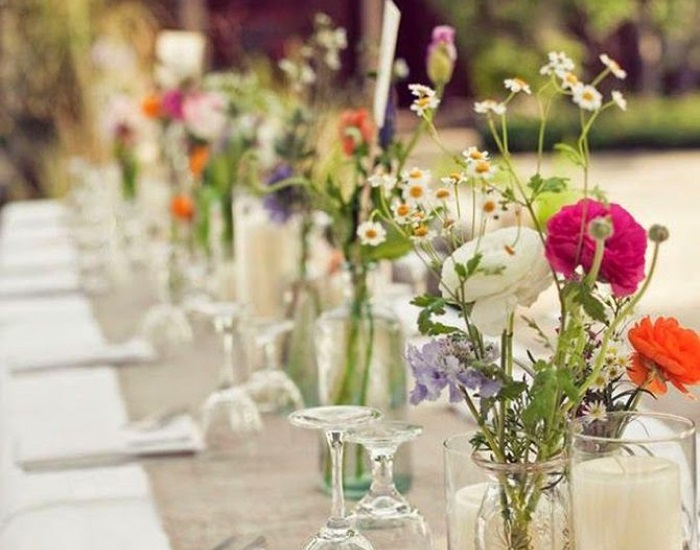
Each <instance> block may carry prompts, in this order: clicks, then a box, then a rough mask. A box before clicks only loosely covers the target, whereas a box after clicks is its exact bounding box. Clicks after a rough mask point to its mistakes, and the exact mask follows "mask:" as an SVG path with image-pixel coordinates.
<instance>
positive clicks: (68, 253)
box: [0, 243, 78, 275]
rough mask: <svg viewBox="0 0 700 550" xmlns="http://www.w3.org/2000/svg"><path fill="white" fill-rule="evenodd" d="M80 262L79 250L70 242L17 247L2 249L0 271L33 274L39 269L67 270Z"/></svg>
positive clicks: (10, 273) (2, 272) (7, 273)
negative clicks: (55, 244) (49, 245)
mask: <svg viewBox="0 0 700 550" xmlns="http://www.w3.org/2000/svg"><path fill="white" fill-rule="evenodd" d="M77 264H78V252H77V250H76V249H75V247H74V246H73V245H71V244H69V243H63V244H62V245H58V246H51V247H43V246H42V247H29V248H15V247H6V248H5V249H3V250H1V251H0V273H1V274H3V275H12V274H18V273H19V274H22V275H26V274H31V273H33V272H35V271H37V270H41V271H49V270H59V271H60V270H65V268H66V267H71V266H75V265H77Z"/></svg>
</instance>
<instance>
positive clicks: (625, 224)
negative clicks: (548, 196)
mask: <svg viewBox="0 0 700 550" xmlns="http://www.w3.org/2000/svg"><path fill="white" fill-rule="evenodd" d="M605 216H609V217H610V219H611V221H612V226H613V234H612V235H611V236H610V238H608V239H607V240H606V241H605V252H604V254H603V262H602V264H601V268H600V272H599V274H598V280H599V281H601V282H604V283H609V284H610V286H611V289H612V292H613V294H614V295H615V296H628V295H630V294H633V293H634V292H635V291H636V290H637V287H638V286H639V283H640V282H641V281H642V280H643V279H644V257H645V254H646V249H647V237H646V231H645V230H644V228H643V227H642V226H641V225H639V223H637V221H636V220H635V219H634V218H633V217H632V215H631V214H630V213H629V212H627V210H625V209H624V208H622V207H621V206H620V205H618V204H610V205H609V206H608V205H605V204H603V203H601V202H598V201H594V200H592V199H583V200H581V201H579V202H578V203H576V204H574V205H571V206H566V207H564V208H562V209H561V210H560V211H559V212H558V213H557V214H555V215H554V216H552V218H551V219H550V220H549V222H548V223H547V241H546V243H545V254H546V256H547V260H549V263H550V265H551V266H552V268H553V269H554V270H555V271H557V272H558V273H561V274H562V275H564V277H566V278H567V279H573V278H574V277H575V275H576V269H577V268H578V267H579V266H580V267H581V268H583V271H584V272H588V271H589V270H590V269H591V266H592V264H593V256H594V254H595V240H594V239H593V238H591V237H590V235H589V234H588V225H589V223H590V222H591V220H593V219H595V218H601V217H605Z"/></svg>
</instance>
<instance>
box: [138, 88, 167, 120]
mask: <svg viewBox="0 0 700 550" xmlns="http://www.w3.org/2000/svg"><path fill="white" fill-rule="evenodd" d="M141 112H142V113H143V114H144V115H145V116H146V117H147V118H160V116H161V114H162V112H161V105H160V95H159V94H157V93H156V92H153V93H152V94H150V95H147V96H146V97H145V98H144V99H143V101H142V102H141Z"/></svg>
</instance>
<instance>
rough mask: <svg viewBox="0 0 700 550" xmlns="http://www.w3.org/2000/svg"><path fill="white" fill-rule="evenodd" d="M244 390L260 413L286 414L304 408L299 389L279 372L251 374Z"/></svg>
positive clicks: (265, 371) (267, 371)
mask: <svg viewBox="0 0 700 550" xmlns="http://www.w3.org/2000/svg"><path fill="white" fill-rule="evenodd" d="M246 389H247V390H248V393H249V394H250V396H251V397H252V399H253V401H255V403H256V404H257V406H258V410H259V411H260V412H262V413H273V414H274V413H288V412H292V411H296V410H299V409H303V408H304V398H303V397H302V395H301V392H300V391H299V388H297V386H296V384H295V383H294V382H292V379H291V378H289V376H287V374H286V373H284V372H282V371H279V370H263V371H258V372H255V373H253V375H252V376H251V378H250V380H249V382H248V383H247V384H246Z"/></svg>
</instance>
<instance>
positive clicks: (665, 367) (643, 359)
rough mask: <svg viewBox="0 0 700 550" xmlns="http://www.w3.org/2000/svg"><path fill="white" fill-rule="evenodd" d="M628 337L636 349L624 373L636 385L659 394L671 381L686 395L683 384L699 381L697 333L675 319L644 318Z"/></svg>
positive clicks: (698, 340)
mask: <svg viewBox="0 0 700 550" xmlns="http://www.w3.org/2000/svg"><path fill="white" fill-rule="evenodd" d="M627 338H629V341H630V343H631V344H632V347H634V349H635V352H634V354H633V355H632V366H630V367H629V368H628V369H627V374H628V376H629V377H630V379H631V380H632V382H634V383H635V384H637V385H638V386H642V387H643V388H645V389H647V390H649V391H650V392H652V393H654V394H656V395H662V394H664V393H666V382H671V384H673V385H674V386H676V387H677V388H678V389H679V390H680V391H682V392H683V393H685V394H687V393H688V390H687V389H686V387H685V386H686V385H694V384H699V383H700V336H698V334H697V333H696V332H695V331H693V330H690V329H687V328H683V327H681V326H680V325H679V324H678V321H677V320H676V319H673V318H665V317H659V318H658V319H656V321H654V323H653V324H652V322H651V320H650V319H649V317H645V318H644V319H642V320H641V321H640V322H639V323H637V324H636V325H635V326H634V327H633V328H632V329H631V330H630V331H629V333H628V334H627Z"/></svg>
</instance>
